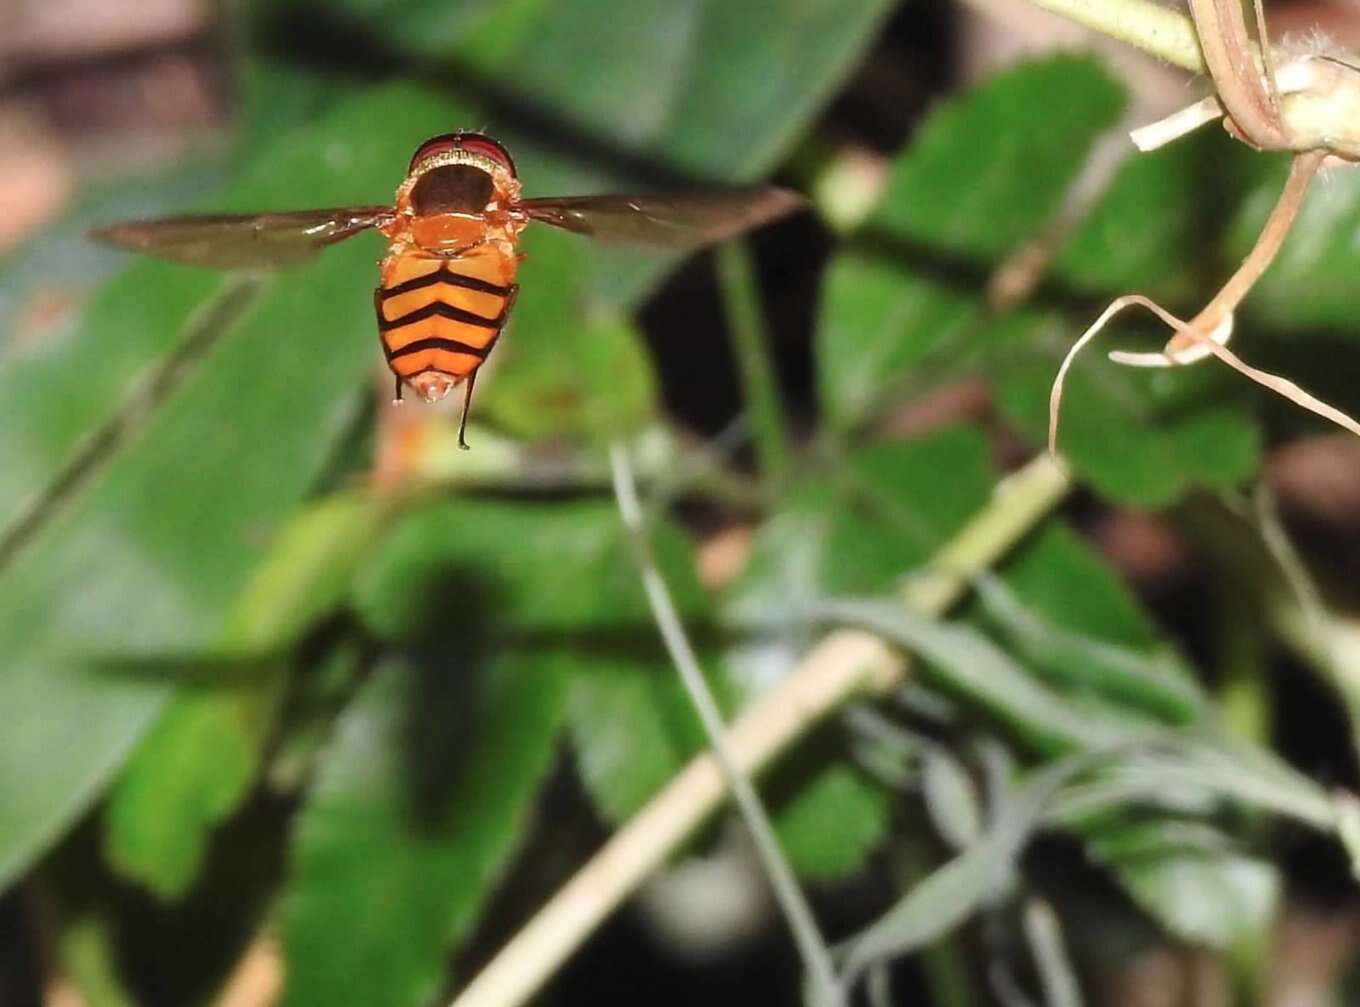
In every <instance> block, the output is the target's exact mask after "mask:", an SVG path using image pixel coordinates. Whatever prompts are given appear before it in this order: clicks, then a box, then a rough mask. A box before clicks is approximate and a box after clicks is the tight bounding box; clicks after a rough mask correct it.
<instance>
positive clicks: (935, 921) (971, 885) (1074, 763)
mask: <svg viewBox="0 0 1360 1007" xmlns="http://www.w3.org/2000/svg"><path fill="white" fill-rule="evenodd" d="M1087 761H1088V760H1086V759H1084V758H1078V757H1069V758H1066V759H1059V760H1057V761H1055V762H1053V763H1051V764H1050V765H1048V766H1046V767H1045V768H1043V769H1041V770H1036V771H1035V772H1034V773H1033V774H1031V776H1030V777H1029V778H1028V779H1026V780H1025V781H1024V783H1022V784H1021V785H1020V786H1019V787H1017V788H1016V789H1015V791H1014V792H1013V793H1012V794H1011V795H1010V799H1009V800H1008V801H1007V802H1006V804H1005V807H1004V809H1003V810H1002V812H1001V814H1000V815H999V816H998V818H997V820H996V822H995V823H994V824H993V825H992V827H991V828H990V829H989V830H988V832H987V833H986V835H985V836H983V837H982V838H981V839H979V840H978V841H977V842H976V843H974V844H972V845H971V846H969V847H968V849H967V850H965V851H964V852H963V853H961V854H959V855H958V856H957V857H955V858H954V859H953V860H951V861H949V862H948V863H946V864H945V865H944V866H943V867H940V868H938V869H937V870H936V871H935V872H934V873H932V874H931V875H929V876H928V877H927V878H926V879H925V880H924V881H922V882H921V883H920V884H918V885H917V886H916V887H915V888H914V889H912V890H911V891H910V892H908V893H907V895H906V896H905V897H904V898H902V899H901V900H900V901H899V902H898V903H897V904H896V905H895V906H893V907H892V908H891V909H889V910H888V912H886V913H885V914H884V915H883V916H882V917H880V918H879V919H878V920H877V921H875V922H874V923H873V924H872V925H871V926H869V927H868V928H867V929H865V930H864V931H863V932H862V933H860V934H858V935H857V936H856V937H854V938H853V939H852V940H851V941H849V942H848V943H847V945H846V948H845V955H844V970H845V973H846V975H847V976H848V977H850V978H852V979H853V978H854V977H855V976H857V975H859V974H860V973H861V972H862V971H863V970H864V969H865V968H867V967H869V966H870V965H872V964H873V963H875V962H878V961H882V960H884V959H885V958H890V957H894V956H897V955H904V954H907V953H909V952H911V951H913V950H915V949H917V948H919V947H921V946H923V945H926V944H929V943H931V942H933V941H935V940H937V939H939V938H940V937H942V936H943V935H944V934H946V933H948V932H949V931H950V930H952V929H953V928H954V927H955V926H957V925H958V924H959V923H961V922H962V921H964V920H965V919H967V918H968V917H969V916H971V915H972V914H973V912H975V911H976V910H977V909H978V908H979V906H981V905H982V904H983V902H984V901H988V900H993V899H996V898H999V897H1000V896H1002V895H1003V894H1004V893H1005V892H1006V890H1007V889H1008V888H1010V887H1011V886H1012V885H1013V884H1014V878H1015V870H1016V863H1015V861H1016V857H1017V856H1018V855H1019V853H1020V851H1021V850H1022V849H1023V848H1024V846H1025V843H1026V842H1027V841H1028V840H1029V838H1030V836H1031V834H1032V833H1033V832H1034V831H1035V829H1036V828H1037V827H1038V825H1039V823H1040V820H1041V818H1042V815H1043V812H1044V809H1045V808H1046V807H1047V806H1048V804H1049V803H1050V802H1051V801H1052V798H1053V796H1054V793H1055V792H1056V790H1057V788H1058V787H1059V786H1061V785H1062V784H1063V783H1064V782H1065V781H1066V780H1067V779H1068V778H1069V777H1071V776H1072V775H1073V774H1074V773H1076V772H1078V771H1079V770H1080V769H1082V768H1083V767H1084V766H1085V765H1086V763H1087Z"/></svg>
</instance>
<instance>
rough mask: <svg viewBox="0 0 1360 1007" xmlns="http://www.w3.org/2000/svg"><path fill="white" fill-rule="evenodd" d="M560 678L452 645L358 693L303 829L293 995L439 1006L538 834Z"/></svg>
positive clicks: (291, 964)
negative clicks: (477, 923) (514, 862)
mask: <svg viewBox="0 0 1360 1007" xmlns="http://www.w3.org/2000/svg"><path fill="white" fill-rule="evenodd" d="M564 684H565V683H564V682H563V680H562V677H561V676H560V675H559V674H558V673H557V672H556V670H555V669H553V668H552V667H550V666H545V665H544V664H543V663H541V662H538V661H535V660H533V659H532V658H526V657H524V656H516V655H502V656H495V657H489V658H487V659H485V660H480V661H478V660H473V661H468V660H464V659H460V656H459V655H458V653H457V652H456V651H450V652H445V654H443V655H441V657H440V659H438V660H436V661H434V662H433V663H432V664H430V665H429V666H427V667H421V666H406V665H396V666H389V667H385V668H383V669H380V670H379V672H378V673H377V674H376V675H375V677H374V678H373V679H372V680H371V681H370V682H369V683H368V684H367V685H366V686H365V687H364V688H363V689H362V690H361V692H360V693H359V695H358V696H357V697H356V698H355V700H354V702H353V703H352V704H351V705H350V707H349V708H348V709H347V710H346V711H345V713H344V714H343V716H342V717H341V719H340V722H339V724H338V725H337V729H336V734H335V739H334V742H333V743H332V745H331V747H330V750H329V751H328V752H326V753H325V756H324V757H323V759H322V762H321V770H320V773H319V776H318V779H317V782H316V785H315V787H314V788H313V790H312V793H311V794H310V796H309V798H308V801H307V804H306V806H305V807H304V808H303V811H302V814H301V817H300V819H299V821H298V824H297V831H296V834H295V838H294V848H293V861H292V863H293V876H292V880H291V883H290V885H289V888H288V891H287V895H286V897H285V900H284V905H283V936H284V947H285V951H286V955H287V961H288V971H287V984H288V985H287V994H286V997H285V1001H284V1002H285V1003H288V1004H319V1003H363V1004H372V1005H374V1007H382V1005H384V1004H392V1005H406V1004H420V1003H428V1002H430V1001H431V999H432V998H433V997H434V996H435V994H436V993H437V992H438V991H439V988H440V986H441V984H442V980H443V972H444V966H443V963H444V960H445V955H446V952H447V949H448V948H449V946H450V945H451V944H453V943H454V942H456V941H457V940H458V939H459V938H461V937H462V936H463V935H465V934H466V933H467V931H468V929H469V927H470V926H471V924H472V922H473V921H474V920H475V919H476V917H477V914H478V912H479V911H480V909H481V907H482V905H483V903H484V902H485V900H486V897H487V894H488V892H489V891H490V889H491V887H492V886H493V885H494V884H495V882H496V880H497V878H498V877H499V876H500V874H501V872H502V871H503V870H504V868H505V866H506V864H507V862H508V859H509V857H510V856H511V854H512V853H513V851H514V850H515V848H516V847H517V846H518V844H519V842H520V840H521V839H522V838H523V837H524V835H525V834H526V832H527V829H528V826H529V817H530V813H531V808H532V799H533V796H534V793H535V791H536V789H537V787H538V783H539V780H540V779H541V778H542V775H543V773H544V772H545V771H546V770H547V768H548V766H549V764H550V762H551V759H552V754H553V749H554V739H555V736H556V731H557V727H558V724H559V722H560V719H561V716H562V713H563V706H564V696H565V692H564ZM431 760H433V761H431Z"/></svg>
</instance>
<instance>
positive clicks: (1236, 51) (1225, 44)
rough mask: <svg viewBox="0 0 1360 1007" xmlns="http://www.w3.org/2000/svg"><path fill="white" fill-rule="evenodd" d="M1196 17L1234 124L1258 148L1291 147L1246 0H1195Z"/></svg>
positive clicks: (1217, 86) (1192, 1)
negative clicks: (1245, 8) (1251, 28)
mask: <svg viewBox="0 0 1360 1007" xmlns="http://www.w3.org/2000/svg"><path fill="white" fill-rule="evenodd" d="M1190 16H1191V17H1192V18H1193V19H1194V22H1195V34H1196V35H1197V36H1198V37H1199V45H1200V50H1201V51H1202V52H1203V53H1204V62H1205V63H1206V64H1207V65H1208V67H1209V75H1210V76H1211V77H1212V78H1213V81H1214V88H1215V89H1216V90H1217V91H1218V96H1219V100H1221V101H1222V102H1223V107H1224V108H1226V109H1227V110H1228V114H1229V115H1230V116H1231V117H1232V120H1233V123H1234V124H1235V125H1236V126H1237V128H1238V129H1239V130H1240V131H1241V133H1242V135H1243V136H1244V137H1245V138H1246V139H1247V140H1248V141H1249V142H1250V143H1252V144H1253V145H1255V146H1257V147H1261V148H1262V149H1265V150H1287V149H1289V135H1288V133H1287V132H1286V130H1285V129H1284V126H1283V124H1282V123H1281V121H1280V110H1279V107H1278V106H1277V105H1276V104H1275V102H1274V100H1273V97H1272V94H1271V91H1270V90H1269V89H1268V88H1267V87H1266V84H1265V79H1264V75H1263V73H1262V66H1261V65H1259V64H1258V62H1257V59H1258V55H1257V52H1256V47H1255V45H1253V43H1252V41H1251V36H1250V34H1249V33H1248V32H1247V22H1246V18H1245V17H1244V16H1243V13H1242V3H1241V0H1190ZM1262 30H1264V24H1262Z"/></svg>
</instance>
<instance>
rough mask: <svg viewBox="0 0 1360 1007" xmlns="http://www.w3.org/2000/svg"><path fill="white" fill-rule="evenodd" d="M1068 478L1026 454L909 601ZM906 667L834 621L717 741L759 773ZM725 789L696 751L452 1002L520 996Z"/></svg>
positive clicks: (955, 580) (1023, 525) (931, 596)
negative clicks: (845, 706) (833, 715)
mask: <svg viewBox="0 0 1360 1007" xmlns="http://www.w3.org/2000/svg"><path fill="white" fill-rule="evenodd" d="M1070 488H1071V481H1070V479H1069V478H1068V476H1067V473H1066V470H1065V469H1064V467H1063V466H1062V464H1061V463H1060V462H1056V461H1054V460H1053V459H1052V458H1050V457H1048V456H1047V455H1041V456H1039V457H1036V458H1034V459H1033V460H1031V461H1030V462H1029V464H1028V465H1026V466H1025V467H1024V468H1023V469H1022V470H1020V471H1019V472H1017V473H1016V474H1015V475H1013V476H1011V477H1010V478H1009V479H1007V480H1006V481H1005V482H1003V483H1002V484H1001V486H1000V487H998V489H997V492H996V493H995V495H994V496H993V498H992V500H991V502H990V503H989V504H988V505H987V507H986V508H985V509H984V510H983V511H982V512H981V513H980V514H978V515H977V517H976V518H974V519H973V520H972V521H971V522H969V524H968V525H967V526H966V527H965V528H964V529H963V530H962V531H961V532H960V533H959V534H958V536H956V537H955V538H954V540H953V541H952V542H950V543H949V544H948V545H946V546H945V548H944V549H943V550H942V551H941V552H940V554H939V555H938V557H937V559H936V561H935V562H934V563H933V564H932V565H931V573H930V574H929V575H928V577H927V578H924V579H919V580H918V581H914V582H913V584H914V586H912V587H909V588H908V595H909V597H910V598H911V600H912V601H913V602H915V603H917V604H919V605H920V610H921V611H922V612H924V613H925V614H927V615H940V614H942V613H943V611H944V610H945V609H946V608H948V607H949V606H950V605H952V604H953V603H954V602H956V601H957V600H958V599H959V598H961V597H962V596H963V594H964V593H965V592H966V591H967V590H968V586H969V584H970V583H971V582H972V581H973V579H974V578H975V577H977V575H978V574H980V573H982V572H983V571H985V570H986V569H988V568H989V567H990V566H992V565H993V564H994V563H996V562H997V560H999V559H1000V558H1001V557H1002V556H1004V555H1005V554H1006V553H1007V552H1008V551H1009V550H1010V549H1012V548H1013V547H1014V546H1015V545H1016V543H1017V542H1019V541H1020V540H1021V539H1022V538H1024V537H1025V535H1026V534H1027V533H1028V532H1029V531H1030V530H1031V529H1032V528H1034V527H1035V525H1037V524H1038V523H1039V522H1040V521H1042V520H1043V519H1044V518H1045V517H1046V516H1047V515H1048V514H1049V513H1051V512H1052V510H1053V509H1054V508H1055V507H1056V506H1057V505H1058V504H1059V503H1060V502H1061V501H1062V499H1063V497H1064V496H1066V494H1067V492H1068V490H1069V489H1070ZM906 674H907V661H906V659H905V657H903V656H902V655H901V654H900V653H899V652H897V651H895V650H893V649H892V648H891V647H889V646H888V644H886V643H884V642H883V641H882V640H881V639H879V638H878V637H877V636H875V635H873V634H872V633H866V632H863V631H860V630H849V629H840V630H835V631H833V632H831V633H829V634H827V635H826V636H825V637H823V638H822V639H821V640H820V641H819V642H818V643H817V644H816V645H815V646H814V647H813V648H812V649H811V650H810V651H809V652H808V653H807V654H806V655H804V657H803V660H802V661H801V662H800V663H799V665H798V667H797V668H795V669H794V670H793V672H792V673H790V674H789V676H788V677H787V678H785V679H784V680H783V681H781V682H780V683H779V684H778V685H776V686H774V687H773V688H771V689H769V690H768V691H767V692H766V693H765V694H764V695H762V696H761V697H759V698H758V699H757V700H756V701H755V702H754V703H753V704H752V705H751V706H750V707H749V708H748V709H747V710H746V711H745V712H744V713H743V714H742V715H741V716H740V717H738V718H737V719H736V720H735V721H733V722H732V724H731V725H729V727H728V728H727V732H726V734H725V735H724V737H723V742H724V746H725V747H726V749H727V751H728V753H729V754H730V755H731V758H732V760H733V762H734V763H735V764H736V766H738V767H739V768H740V769H741V770H742V771H743V772H744V773H746V774H748V775H749V774H753V773H756V772H758V771H759V770H760V769H762V768H763V767H764V766H766V765H768V764H769V763H770V762H771V761H773V760H774V758H775V757H776V756H778V755H779V754H780V753H781V752H783V751H784V750H786V749H787V748H788V747H789V746H790V745H792V744H793V743H794V742H795V741H797V740H798V739H799V738H801V737H802V736H803V735H804V734H806V733H807V732H808V731H810V730H812V729H813V728H814V727H816V726H817V725H818V724H819V723H820V722H821V721H822V720H823V719H824V718H825V717H826V716H827V715H828V714H830V713H831V712H832V711H834V710H836V709H838V708H839V707H840V706H841V705H842V704H844V703H845V702H846V701H847V700H848V699H850V698H852V697H853V696H856V695H860V694H863V693H884V692H887V691H889V690H891V689H893V688H895V687H896V686H898V685H900V684H901V682H902V680H903V679H904V678H905V676H906ZM726 796H727V784H726V780H725V779H724V777H723V774H722V771H721V769H720V768H719V766H718V764H717V761H716V759H714V757H713V755H712V753H708V752H706V753H704V754H702V755H700V756H698V757H696V758H695V759H693V760H692V761H691V762H690V763H689V765H687V766H686V767H685V768H684V769H683V770H681V771H680V773H679V774H677V775H676V776H675V777H674V778H673V779H672V780H671V781H670V782H669V783H668V784H667V785H666V786H665V787H664V788H663V789H662V790H661V792H660V793H658V794H657V795H656V796H655V797H653V798H652V800H651V801H649V802H648V803H647V805H646V807H644V808H643V809H642V810H641V811H639V812H638V813H637V814H636V815H634V816H633V818H632V819H631V820H630V821H629V822H628V823H627V824H626V825H624V826H623V827H622V828H620V829H619V830H618V831H617V832H615V833H614V835H613V837H612V838H611V839H610V840H609V842H607V843H606V844H605V845H604V847H603V848H602V849H601V850H600V851H599V852H598V853H596V854H595V856H594V857H592V858H591V859H590V861H589V862H588V863H587V864H585V866H583V867H582V868H581V869H580V870H579V871H578V872H577V873H576V874H575V875H573V876H572V878H571V879H570V880H569V881H568V882H567V883H566V884H565V885H564V886H563V887H562V889H561V890H560V891H558V892H557V894H556V895H554V896H553V897H552V899H550V900H549V901H548V903H547V904H546V905H545V906H544V907H543V908H542V909H540V910H539V911H538V913H536V914H535V915H534V917H533V919H531V920H530V921H529V922H528V924H527V925H525V926H524V928H523V929H521V930H520V931H519V932H518V933H517V934H516V935H515V936H514V937H513V938H512V939H511V940H510V942H509V943H508V944H507V945H506V946H505V947H504V948H502V949H501V951H500V953H499V954H498V955H496V957H495V958H493V959H492V961H491V962H490V964H488V965H487V966H486V968H485V969H484V970H483V971H482V972H481V973H480V974H479V975H478V976H476V977H475V978H474V979H473V981H472V982H471V983H470V984H469V985H468V987H467V988H466V989H465V990H464V991H463V992H462V994H461V995H460V996H459V997H458V998H457V999H456V1000H455V1001H454V1002H453V1007H516V1005H518V1004H522V1003H524V1002H525V1001H526V1000H527V999H528V998H529V997H531V996H532V995H533V994H534V992H535V991H536V990H538V988H539V987H540V986H541V985H542V984H543V983H544V982H545V981H546V980H547V979H548V977H549V976H551V975H552V973H553V972H554V971H556V969H557V968H558V967H559V966H560V965H561V964H562V962H563V961H565V960H566V959H567V957H568V956H569V955H570V954H571V953H572V952H573V951H574V950H575V949H576V948H577V947H578V946H579V945H580V944H581V943H582V942H583V941H584V940H585V939H586V937H587V936H588V935H589V934H590V933H591V932H592V931H593V930H594V929H595V928H596V927H597V926H599V924H600V923H601V922H603V920H604V919H605V918H606V917H607V916H608V915H609V914H610V913H611V912H613V911H614V909H616V908H617V907H618V906H619V905H620V904H621V903H622V902H623V900H624V899H626V898H627V897H628V896H629V895H630V894H631V893H632V892H633V890H634V889H635V888H636V887H637V886H638V885H639V884H641V883H642V882H643V881H644V880H645V879H646V878H647V877H648V876H649V875H650V874H651V873H652V872H653V871H654V870H656V868H657V867H658V866H660V865H661V864H662V863H664V862H665V860H666V858H667V857H669V856H670V855H671V854H672V853H673V852H674V851H675V849H676V848H677V847H678V846H679V845H680V844H681V843H683V842H684V841H685V840H686V839H687V838H688V837H689V836H690V835H691V834H692V833H693V832H694V830H695V829H697V828H698V827H699V826H700V825H701V824H703V822H704V821H705V820H706V819H707V818H708V816H709V815H711V814H712V813H713V812H714V811H715V810H716V809H717V808H718V807H719V806H720V805H721V804H722V801H723V799H724V798H725V797H726Z"/></svg>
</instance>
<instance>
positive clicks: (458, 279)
mask: <svg viewBox="0 0 1360 1007" xmlns="http://www.w3.org/2000/svg"><path fill="white" fill-rule="evenodd" d="M515 266H516V262H515V260H514V259H513V258H512V257H510V256H502V255H498V254H494V253H492V254H483V255H470V256H464V257H461V258H434V257H426V256H422V255H404V256H401V257H400V258H397V259H394V260H391V261H389V262H387V263H385V264H384V268H383V277H382V280H383V282H382V286H381V287H379V288H378V290H377V297H376V301H377V309H378V332H379V336H380V337H381V339H382V343H383V350H384V352H385V353H386V354H387V363H388V366H390V367H391V368H392V371H393V373H395V374H396V376H397V377H398V378H400V379H401V380H402V381H407V382H410V383H411V384H412V386H413V387H415V388H416V389H417V391H420V392H421V393H422V394H423V395H425V397H426V398H438V397H440V396H442V394H443V393H444V392H446V391H447V390H448V389H449V388H450V387H452V385H453V382H454V381H457V380H459V379H461V378H466V377H467V376H469V375H470V374H472V373H473V372H474V371H476V370H477V368H478V367H480V366H481V365H482V363H483V362H484V361H485V360H486V357H487V354H489V353H490V352H491V348H492V347H493V346H494V345H495V343H496V339H497V337H498V336H499V335H500V332H501V329H502V328H503V327H504V325H505V320H506V317H507V315H508V314H509V309H510V305H511V303H512V302H513V300H514V294H515V290H516V287H515V284H514V283H513V280H514V274H515ZM424 374H430V375H431V376H437V375H445V376H447V378H449V379H452V380H449V381H434V380H426V381H423V382H422V381H418V380H416V379H417V378H419V377H420V376H421V375H424ZM432 391H433V392H434V394H431V393H432Z"/></svg>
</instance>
